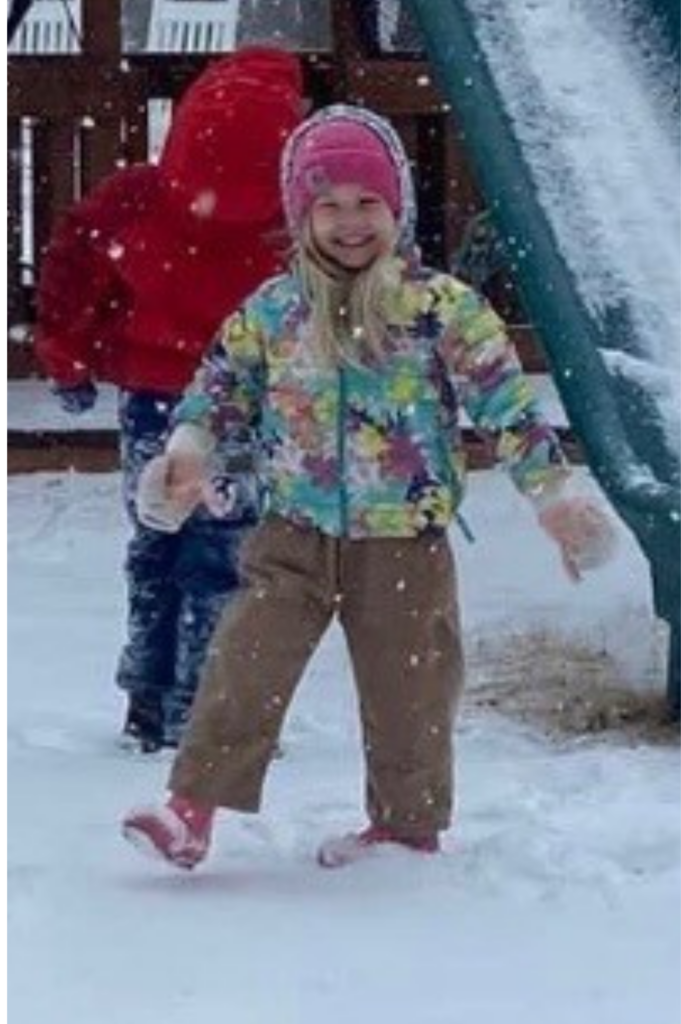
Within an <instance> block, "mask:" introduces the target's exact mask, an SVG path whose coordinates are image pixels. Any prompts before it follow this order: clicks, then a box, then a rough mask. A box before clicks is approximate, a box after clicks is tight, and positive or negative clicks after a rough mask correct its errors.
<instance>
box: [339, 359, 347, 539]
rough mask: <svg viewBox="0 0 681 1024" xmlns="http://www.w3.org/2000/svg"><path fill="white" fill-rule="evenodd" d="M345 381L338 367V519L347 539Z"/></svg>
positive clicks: (342, 372) (342, 370)
mask: <svg viewBox="0 0 681 1024" xmlns="http://www.w3.org/2000/svg"><path fill="white" fill-rule="evenodd" d="M346 413H347V381H346V377H345V370H344V369H343V367H342V366H339V367H338V424H337V425H338V439H337V440H338V446H337V457H338V504H339V518H340V528H341V536H342V537H347V535H348V518H349V517H348V488H347V480H346V476H345V470H346V465H345V462H346V445H345V427H346V419H347V415H346Z"/></svg>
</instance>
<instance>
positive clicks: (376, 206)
mask: <svg viewBox="0 0 681 1024" xmlns="http://www.w3.org/2000/svg"><path fill="white" fill-rule="evenodd" d="M310 227H311V231H312V237H313V239H314V242H315V244H316V245H317V247H318V248H319V250H320V252H321V253H322V254H323V255H324V256H326V257H327V259H330V260H332V261H333V262H334V263H337V264H339V265H340V266H341V267H343V268H344V269H346V270H357V271H359V270H364V268H365V267H368V266H369V264H370V263H373V261H374V260H375V259H377V257H379V256H382V255H384V254H385V253H387V252H389V251H390V249H391V248H392V247H393V245H394V242H395V236H396V222H395V217H394V216H393V213H392V211H391V209H390V207H389V206H388V204H387V203H386V202H385V200H384V199H383V198H382V197H381V196H379V195H377V194H376V193H375V192H370V191H368V190H367V189H366V188H363V187H362V186H361V185H332V186H330V187H329V188H328V189H326V190H325V192H324V194H323V195H321V196H319V197H318V198H317V199H316V200H315V201H314V203H313V204H312V207H311V210H310Z"/></svg>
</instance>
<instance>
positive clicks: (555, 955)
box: [9, 473, 681, 1024]
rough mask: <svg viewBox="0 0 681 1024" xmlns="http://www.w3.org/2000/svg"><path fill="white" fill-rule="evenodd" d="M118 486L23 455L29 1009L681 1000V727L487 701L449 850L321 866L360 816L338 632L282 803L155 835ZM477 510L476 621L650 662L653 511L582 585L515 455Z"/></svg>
mask: <svg viewBox="0 0 681 1024" xmlns="http://www.w3.org/2000/svg"><path fill="white" fill-rule="evenodd" d="M118 486H119V481H118V478H117V477H116V476H77V475H40V476H32V477H16V478H12V479H10V481H9V574H10V595H9V602H10V604H9V639H10V666H11V675H10V680H11V689H10V701H9V713H10V734H9V755H10V762H9V763H10V783H11V787H10V798H11V800H10V939H11V955H10V972H11V974H10V995H11V1011H10V1019H11V1021H12V1024H38V1022H40V1024H43V1022H46V1024H47V1022H49V1024H74V1022H86V1021H101V1022H102V1024H156V1022H159V1024H160V1022H162V1024H194V1022H203V1021H208V1020H220V1021H226V1022H227V1021H228V1022H234V1024H349V1022H352V1024H369V1022H372V1024H373V1022H379V1021H380V1022H383V1021H385V1022H390V1024H528V1022H531V1024H535V1022H536V1024H549V1022H550V1024H643V1022H645V1024H672V1022H674V1021H678V1020H679V1017H680V1012H681V999H680V994H679V987H678V980H679V978H678V964H679V952H680V951H681V934H680V927H679V912H678V911H679V895H680V892H679V889H680V885H679V831H680V828H679V824H680V823H679V795H680V794H679V789H680V785H679V773H678V752H677V750H676V749H674V748H673V747H670V746H664V745H662V746H646V745H631V744H624V743H618V742H616V741H614V740H610V741H605V740H604V741H601V742H595V741H589V742H586V741H566V742H563V743H560V744H556V743H552V742H549V741H548V740H547V739H546V738H544V737H543V736H542V735H541V734H539V733H537V732H533V731H531V730H529V729H527V728H521V727H520V726H517V725H514V724H511V723H510V722H509V721H506V720H504V719H502V718H499V717H495V716H494V715H493V714H492V713H490V712H484V711H483V710H480V709H476V708H475V707H473V706H472V705H469V707H468V709H467V710H466V711H465V713H464V715H463V718H462V722H461V724H460V727H459V743H458V754H459V790H460V794H459V795H460V811H459V816H458V821H457V824H456V828H455V829H454V830H453V831H452V833H451V835H450V836H449V837H448V841H447V849H446V852H445V854H444V855H443V856H441V857H439V858H433V859H427V860H418V859H417V858H414V857H413V856H411V855H409V854H399V853H392V854H386V855H384V856H381V857H380V858H375V859H374V860H368V861H366V862H364V863H362V864H358V865H355V866H354V867H352V868H349V869H346V870H345V871H340V872H337V873H329V872H323V871H320V870H319V869H318V868H317V867H316V866H315V864H314V860H313V851H314V849H315V845H316V843H317V842H318V840H320V839H321V838H322V837H323V836H325V835H327V834H328V833H329V832H334V831H336V830H338V829H340V830H344V829H347V828H350V827H353V826H354V825H356V824H358V823H360V822H361V820H362V816H361V811H360V803H361V778H360V764H359V761H360V758H359V743H358V736H357V727H356V719H355V709H354V704H353V698H352V694H351V683H350V677H349V670H348V662H347V658H346V654H345V650H344V646H343V642H342V637H341V635H340V634H339V633H338V632H337V631H335V630H334V631H331V632H330V633H329V634H328V636H327V638H326V639H325V641H324V643H323V645H322V647H321V649H320V650H319V652H318V654H317V656H316V657H315V659H314V662H313V664H312V666H311V668H310V670H309V672H308V673H307V675H306V678H305V680H304V681H303V685H302V688H301V691H300V693H299V695H298V697H297V699H296V702H295V704H294V707H293V709H292V714H291V716H290V719H289V722H288V724H287V730H286V736H285V743H286V756H285V757H284V758H283V759H282V760H281V761H279V762H277V763H276V764H275V766H274V767H273V770H272V774H271V777H270V781H269V786H268V793H267V802H266V808H265V811H264V813H263V814H262V815H261V816H260V817H258V818H249V817H245V816H236V815H235V816H232V817H229V816H225V818H224V820H223V822H222V824H221V826H220V829H219V832H218V836H217V843H216V850H215V854H214V856H213V857H212V859H211V860H210V862H209V863H208V864H207V866H206V867H205V868H204V869H203V870H201V871H200V872H199V873H196V874H195V875H193V876H188V877H187V876H183V875H176V874H173V873H171V872H170V871H168V870H165V869H164V868H163V867H162V866H160V865H156V864H153V863H147V862H144V861H140V860H138V859H137V858H136V857H135V856H134V854H133V852H132V851H130V850H129V849H128V848H127V847H126V846H125V845H124V844H123V842H122V841H121V840H120V839H119V836H118V825H117V822H118V819H119V817H120V815H121V813H122V811H124V810H125V809H127V808H128V807H129V806H130V805H131V804H133V803H136V802H139V801H141V800H142V801H143V800H147V799H149V798H153V797H155V796H157V795H158V794H160V793H161V791H162V789H163V785H164V780H165V776H166V772H167V768H168V762H167V759H166V758H165V757H159V758H151V759H146V760H145V759H140V758H135V757H131V756H130V755H126V754H124V753H123V752H122V751H120V750H118V749H117V747H116V744H115V733H116V729H117V726H118V723H119V720H120V715H121V701H120V698H119V696H118V695H117V694H116V693H115V692H114V690H113V687H112V685H111V682H110V680H111V673H112V666H113V664H114V661H115V657H116V653H117V649H118V645H119V643H120V640H121V630H122V624H121V622H122V614H123V588H122V581H121V574H120V569H119V565H120V561H121V555H122V546H123V542H124V536H125V528H124V524H123V522H122V519H121V515H120V511H119V502H118V493H117V492H118ZM466 513H467V518H468V520H469V522H470V524H471V526H472V528H473V530H474V532H475V534H476V536H477V541H476V543H475V544H473V545H468V544H466V542H465V541H463V540H462V538H461V536H460V534H458V533H455V534H454V535H453V539H454V543H455V545H456V548H457V551H458V559H459V564H460V567H461V576H462V591H463V604H464V612H465V623H466V631H467V635H468V637H469V639H470V641H471V642H473V641H475V640H476V639H479V638H485V637H492V636H497V637H498V636H501V635H506V634H508V635H513V636H516V637H517V636H518V635H519V634H522V633H523V632H524V633H528V632H531V631H534V630H536V629H537V628H539V627H540V628H542V629H545V630H548V631H551V632H553V633H555V635H556V636H559V637H560V636H563V637H566V638H574V637H575V636H577V637H578V638H579V640H580V641H581V642H585V643H588V644H592V645H594V646H596V647H597V648H598V649H605V650H608V651H609V652H610V653H612V654H613V655H615V656H616V657H617V658H618V660H619V662H620V664H621V666H622V671H623V675H624V676H625V677H629V678H631V680H634V679H641V678H643V676H645V673H646V664H645V663H647V662H649V661H650V659H651V658H654V657H655V656H656V655H655V644H654V636H655V627H654V625H653V622H652V617H651V613H650V598H649V591H648V582H647V573H646V569H645V564H644V562H643V560H642V558H641V557H640V555H639V554H638V552H637V549H636V548H635V546H634V544H633V541H631V539H630V538H629V536H628V535H625V534H623V537H622V543H621V546H620V551H619V555H618V557H617V560H616V561H615V563H614V564H612V565H611V566H609V567H608V568H607V569H605V570H604V571H603V572H601V573H600V574H599V575H598V576H594V577H593V578H591V579H589V580H587V581H585V582H584V583H583V584H581V585H580V586H578V587H575V586H573V585H571V584H570V583H569V582H567V581H566V580H564V579H563V577H562V575H561V572H560V569H559V567H558V564H557V559H556V557H555V555H554V552H553V551H552V549H551V548H550V547H549V545H548V542H546V541H545V540H544V539H543V536H542V535H541V534H540V532H539V531H538V530H537V529H536V527H535V526H534V524H533V522H532V517H531V514H530V513H529V511H528V510H527V509H526V508H525V506H524V505H523V504H522V502H521V501H520V499H518V498H516V496H515V494H514V492H513V490H512V488H511V485H510V484H509V483H508V482H507V481H506V479H505V478H503V476H501V475H497V474H491V473H485V474H475V475H474V476H473V477H472V479H471V486H470V496H469V499H468V502H467V506H466ZM566 649H567V648H566ZM475 682H476V680H475V679H472V680H471V685H472V687H473V688H474V686H475Z"/></svg>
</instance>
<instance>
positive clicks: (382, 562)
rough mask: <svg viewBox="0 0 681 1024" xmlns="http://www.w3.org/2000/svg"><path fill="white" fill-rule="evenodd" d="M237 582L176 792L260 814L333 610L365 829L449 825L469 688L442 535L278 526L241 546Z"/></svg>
mask: <svg viewBox="0 0 681 1024" xmlns="http://www.w3.org/2000/svg"><path fill="white" fill-rule="evenodd" d="M242 575H243V579H244V581H245V586H244V589H243V591H242V593H241V594H240V595H239V596H237V598H236V599H235V600H234V601H233V602H232V603H231V604H230V606H229V607H228V608H227V609H226V611H225V613H224V616H223V618H222V620H221V622H220V624H219V625H218V628H217V630H216V633H215V634H214V637H213V640H212V643H211V645H210V650H209V653H208V657H207V660H206V665H205V669H204V676H203V679H202V683H201V686H200V688H199V692H198V695H197V698H196V701H195V705H194V710H193V713H192V717H191V720H190V723H189V727H188V729H187V732H186V735H185V738H184V741H183V743H182V746H181V748H180V750H179V752H178V756H177V758H176V761H175V764H174V766H173V769H172V773H171V778H170V783H169V788H170V790H171V792H173V793H176V794H178V795H180V796H185V797H189V798H191V799H193V800H195V801H196V802H197V803H201V804H204V805H210V806H213V805H215V806H223V807H230V808H233V809H235V810H241V811H257V810H258V808H259V806H260V801H261V793H262V788H263V782H264V777H265V773H266V770H267V767H268V765H269V763H270V760H271V757H272V753H273V749H274V747H275V745H276V742H277V738H278V736H279V732H280V728H281V725H282V721H283V718H284V715H285V712H286V709H287V708H288V706H289V703H290V701H291V698H292V696H293V694H294V691H295V688H296V686H297V684H298V682H299V680H300V678H301V676H302V674H303V670H304V668H305V666H306V664H307V662H308V660H309V659H310V657H311V655H312V654H313V653H314V651H315V649H316V647H317V646H318V644H319V641H320V640H321V637H322V635H323V634H324V632H325V630H326V628H327V626H328V625H329V623H330V622H331V619H332V618H333V616H334V615H336V614H337V615H338V618H339V621H340V623H341V625H342V627H343V630H344V632H345V636H346V639H347V643H348V647H349V651H350V656H351V660H352V664H353V669H354V675H355V679H356V685H357V691H358V695H359V705H360V713H361V719H362V730H363V739H364V749H365V757H366V803H367V810H368V814H369V819H370V821H371V822H372V823H374V824H376V825H382V826H387V827H390V828H391V829H393V830H394V831H395V833H396V834H399V835H402V834H404V835H405V836H419V835H423V834H430V833H433V832H435V831H438V830H441V829H445V828H447V827H448V825H449V822H450V815H451V807H452V783H453V761H452V727H453V719H454V713H455V709H456V704H457V700H458V698H459V696H460V693H461V689H462V685H463V664H462V655H461V643H460V629H459V621H458V607H457V600H456V588H455V575H454V565H453V559H452V555H451V552H450V548H449V544H448V541H447V538H446V537H445V536H440V535H437V536H431V535H428V536H423V537H420V538H416V539H406V540H401V539H396V540H395V539H368V540H348V539H344V538H341V539H338V538H334V537H329V536H326V535H324V534H322V533H320V532H319V531H318V530H315V529H312V528H305V527H300V526H295V525H293V524H291V523H289V522H288V521H287V520H284V519H281V518H278V517H271V518H268V519H267V520H265V521H264V522H263V523H262V524H261V526H259V527H258V528H257V529H256V530H255V531H254V533H253V535H252V536H251V537H250V538H249V540H248V541H246V543H245V545H244V548H243V549H242Z"/></svg>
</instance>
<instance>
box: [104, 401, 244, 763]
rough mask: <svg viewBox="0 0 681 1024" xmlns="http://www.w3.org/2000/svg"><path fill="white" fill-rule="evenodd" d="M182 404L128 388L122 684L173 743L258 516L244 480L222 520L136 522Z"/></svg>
mask: <svg viewBox="0 0 681 1024" xmlns="http://www.w3.org/2000/svg"><path fill="white" fill-rule="evenodd" d="M176 402H177V399H173V398H169V397H168V396H165V395H159V394H153V393H150V392H139V391H134V392H133V391H121V394H120V402H119V415H120V431H121V433H120V438H121V467H122V474H123V489H124V491H123V493H124V500H125V506H126V510H127V513H128V517H129V519H130V523H131V525H132V529H133V534H132V537H131V539H130V542H129V545H128V551H127V559H126V565H125V571H126V577H127V585H128V629H127V640H126V643H125V646H124V648H123V651H122V653H121V656H120V661H119V665H118V671H117V684H118V686H120V687H121V688H122V689H123V690H125V691H127V693H128V695H129V700H130V702H131V705H132V703H133V702H134V704H135V705H136V706H141V707H143V708H144V712H145V719H148V720H149V721H150V722H152V723H157V727H158V731H159V734H160V735H161V736H162V737H163V741H164V742H166V743H169V744H172V745H176V744H177V742H178V740H179V738H180V736H181V733H182V731H183V728H184V725H185V723H186V721H187V718H188V716H189V712H190V709H191V705H192V702H193V699H194V695H195V693H196V689H197V685H198V681H199V676H200V672H201V668H202V665H203V660H204V656H205V653H206V648H207V645H208V641H209V639H210V637H211V635H212V633H213V630H214V627H215V625H216V623H217V620H218V618H219V617H220V614H221V612H222V610H223V608H224V606H225V604H226V602H227V601H229V599H230V597H231V596H232V595H233V594H234V593H235V591H236V589H237V587H238V584H239V579H238V574H237V556H238V551H239V547H240V545H241V542H242V540H243V539H244V537H245V536H246V535H247V533H248V532H249V531H250V529H251V528H252V526H253V525H254V524H255V522H256V521H257V515H258V507H257V502H256V499H255V487H254V486H247V485H246V483H245V482H244V481H242V480H240V481H239V494H240V501H239V502H238V503H237V507H236V510H235V514H234V516H232V517H230V518H227V519H216V518H215V517H214V516H211V515H210V514H209V513H208V512H207V511H206V510H205V509H203V508H200V509H198V510H197V511H196V512H195V513H194V514H193V515H192V516H191V517H190V518H189V519H188V520H187V522H186V523H185V524H184V525H183V527H182V528H181V529H180V531H179V532H178V533H175V534H167V533H160V532H158V531H156V530H152V529H149V528H148V527H146V526H144V525H143V524H142V523H140V522H139V520H138V518H137V513H136V507H135V497H136V493H137V484H138V481H139V477H140V473H141V471H142V469H143V468H144V466H145V465H146V463H147V462H148V461H149V460H150V459H152V458H153V457H154V456H156V455H158V454H160V453H161V452H162V451H163V447H164V443H165V440H166V438H167V435H168V432H169V427H170V417H171V414H172V411H173V408H174V406H175V404H176ZM244 495H247V496H246V497H244Z"/></svg>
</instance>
